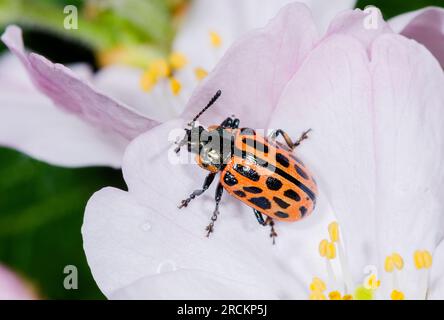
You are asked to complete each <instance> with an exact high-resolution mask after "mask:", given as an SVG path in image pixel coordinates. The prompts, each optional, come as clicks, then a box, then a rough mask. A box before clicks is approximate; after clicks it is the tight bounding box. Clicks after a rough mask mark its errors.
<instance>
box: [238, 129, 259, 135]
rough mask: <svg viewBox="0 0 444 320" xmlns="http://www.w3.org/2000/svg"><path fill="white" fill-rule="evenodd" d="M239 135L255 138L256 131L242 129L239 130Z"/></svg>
mask: <svg viewBox="0 0 444 320" xmlns="http://www.w3.org/2000/svg"><path fill="white" fill-rule="evenodd" d="M240 133H241V134H243V135H246V136H255V135H256V131H254V130H253V129H251V128H242V129H241V130H240Z"/></svg>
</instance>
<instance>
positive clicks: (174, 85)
mask: <svg viewBox="0 0 444 320" xmlns="http://www.w3.org/2000/svg"><path fill="white" fill-rule="evenodd" d="M170 89H171V92H172V93H173V95H175V96H178V95H179V93H180V91H181V90H182V84H181V83H180V81H179V80H177V79H176V78H174V77H171V78H170Z"/></svg>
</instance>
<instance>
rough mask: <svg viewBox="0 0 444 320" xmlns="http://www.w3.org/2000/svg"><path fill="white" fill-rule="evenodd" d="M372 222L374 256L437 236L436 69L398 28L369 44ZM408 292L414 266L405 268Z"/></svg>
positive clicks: (442, 112) (443, 139) (441, 132)
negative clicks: (397, 32) (372, 113)
mask: <svg viewBox="0 0 444 320" xmlns="http://www.w3.org/2000/svg"><path fill="white" fill-rule="evenodd" d="M372 57H373V60H372V65H371V72H372V74H373V105H374V110H375V118H374V127H375V146H376V149H375V150H376V155H375V160H376V165H377V172H376V175H377V176H376V179H377V184H376V199H377V206H376V224H377V237H378V246H379V248H380V252H379V254H380V260H379V261H380V262H381V263H383V259H384V258H385V256H386V255H389V254H391V253H392V252H399V253H400V254H401V255H402V256H404V257H411V256H412V255H413V253H414V251H415V250H424V249H427V250H429V251H430V252H433V251H434V248H435V247H436V246H437V244H438V242H439V241H440V240H441V238H442V236H443V232H442V229H443V224H442V223H443V213H444V198H443V193H444V166H443V164H444V159H443V157H444V126H443V125H442V124H443V123H444V74H443V72H442V69H441V67H440V65H439V63H438V62H437V61H436V59H434V57H433V56H432V55H431V54H430V52H429V51H427V50H426V49H425V48H424V47H423V46H421V45H418V43H416V42H415V41H411V40H408V39H406V38H404V37H402V36H399V35H384V36H382V37H380V38H379V39H377V40H376V41H375V42H374V44H373V50H372ZM405 276H406V279H407V280H406V281H404V284H405V287H406V289H405V291H406V292H407V293H406V294H407V296H408V297H410V298H411V297H415V295H416V293H417V292H416V290H417V287H415V285H416V283H417V282H416V279H417V276H418V273H416V272H415V271H414V270H413V266H412V264H410V266H409V267H406V270H405Z"/></svg>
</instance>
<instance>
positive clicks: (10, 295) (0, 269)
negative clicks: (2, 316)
mask: <svg viewBox="0 0 444 320" xmlns="http://www.w3.org/2000/svg"><path fill="white" fill-rule="evenodd" d="M35 299H37V295H36V294H35V293H34V291H33V290H32V289H31V287H30V286H29V285H27V284H26V283H24V281H23V280H22V279H20V278H19V277H18V276H17V275H16V274H14V273H13V272H12V271H10V270H9V269H7V268H6V267H4V266H2V265H0V300H35Z"/></svg>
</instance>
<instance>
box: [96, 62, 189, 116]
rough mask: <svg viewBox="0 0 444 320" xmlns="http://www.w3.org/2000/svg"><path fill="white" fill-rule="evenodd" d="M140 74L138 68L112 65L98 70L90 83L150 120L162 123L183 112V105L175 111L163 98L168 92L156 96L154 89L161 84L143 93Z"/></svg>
mask: <svg viewBox="0 0 444 320" xmlns="http://www.w3.org/2000/svg"><path fill="white" fill-rule="evenodd" d="M142 72H143V71H141V70H140V69H138V68H133V67H128V66H123V65H112V66H108V67H105V68H102V69H100V70H99V71H98V72H97V73H96V74H95V76H94V78H93V79H91V82H92V84H93V85H94V86H95V87H96V88H97V89H99V90H101V91H102V92H106V93H107V94H109V96H110V97H112V98H114V99H116V100H117V101H122V102H123V103H125V104H126V105H129V106H131V107H132V108H134V109H136V110H137V112H139V113H140V114H142V115H144V116H146V117H149V118H150V119H153V120H156V121H159V122H164V121H168V120H171V119H172V118H175V117H177V116H178V115H179V114H180V112H181V111H182V110H183V104H182V105H181V107H182V108H181V109H180V110H176V109H175V108H173V106H172V103H169V100H168V99H167V98H166V97H165V96H166V95H170V94H169V92H168V93H165V92H164V91H163V92H162V94H163V95H160V94H158V92H156V91H157V90H156V89H158V88H157V87H159V86H162V84H158V86H156V88H154V90H153V92H151V93H149V94H147V93H146V92H145V91H143V90H142V89H141V88H140V78H141V76H142ZM168 91H169V90H168ZM171 99H173V97H171ZM171 99H170V100H171Z"/></svg>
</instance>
